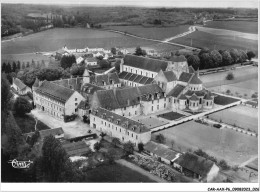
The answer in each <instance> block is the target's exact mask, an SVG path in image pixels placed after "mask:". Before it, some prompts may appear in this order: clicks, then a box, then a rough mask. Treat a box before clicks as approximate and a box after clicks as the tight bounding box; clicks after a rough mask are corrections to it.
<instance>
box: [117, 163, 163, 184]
mask: <svg viewBox="0 0 260 192" xmlns="http://www.w3.org/2000/svg"><path fill="white" fill-rule="evenodd" d="M116 162H117V163H119V164H121V165H123V166H126V167H128V168H130V169H132V170H135V171H137V172H139V173H141V174H142V175H145V176H147V177H148V178H149V179H151V180H153V181H156V182H157V183H168V182H167V181H165V180H164V179H161V178H159V177H157V176H155V175H153V174H151V173H149V172H147V171H145V170H144V169H142V168H140V167H138V166H137V165H135V164H132V163H129V162H128V161H126V160H124V159H119V160H116Z"/></svg>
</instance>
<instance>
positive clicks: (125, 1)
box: [1, 0, 259, 8]
mask: <svg viewBox="0 0 260 192" xmlns="http://www.w3.org/2000/svg"><path fill="white" fill-rule="evenodd" d="M1 2H2V3H30V4H61V5H68V4H75V5H81V4H84V5H97V6H102V5H103V6H142V7H143V6H144V7H212V8H214V7H223V8H226V7H238V8H239V7H245V8H258V2H259V1H258V0H44V1H40V0H1Z"/></svg>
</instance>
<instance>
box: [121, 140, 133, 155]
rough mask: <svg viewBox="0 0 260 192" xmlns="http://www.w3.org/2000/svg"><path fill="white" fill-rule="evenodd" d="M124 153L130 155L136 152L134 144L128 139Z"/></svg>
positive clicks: (124, 146)
mask: <svg viewBox="0 0 260 192" xmlns="http://www.w3.org/2000/svg"><path fill="white" fill-rule="evenodd" d="M123 149H124V155H125V156H129V155H131V154H133V153H134V144H133V143H131V142H130V141H128V142H127V143H124V144H123Z"/></svg>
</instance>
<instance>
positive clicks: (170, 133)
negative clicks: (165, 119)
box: [152, 121, 258, 165]
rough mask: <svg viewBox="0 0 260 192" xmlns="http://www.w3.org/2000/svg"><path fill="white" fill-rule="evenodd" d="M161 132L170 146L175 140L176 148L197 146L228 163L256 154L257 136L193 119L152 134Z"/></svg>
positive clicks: (194, 148) (244, 159) (240, 160)
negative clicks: (207, 124)
mask: <svg viewBox="0 0 260 192" xmlns="http://www.w3.org/2000/svg"><path fill="white" fill-rule="evenodd" d="M160 133H161V134H163V135H164V136H165V138H166V145H168V146H169V147H172V145H171V141H172V140H173V141H174V142H175V145H174V148H176V149H177V150H182V151H185V150H188V149H192V150H196V149H198V148H200V149H202V150H204V151H206V152H207V153H208V154H210V155H212V156H215V157H216V158H217V159H225V160H226V161H227V162H228V163H229V164H233V165H236V164H240V163H242V162H244V161H247V160H248V159H249V158H251V157H252V156H254V155H256V154H257V151H258V149H257V138H256V137H253V136H249V135H246V134H242V133H238V132H235V131H233V130H229V129H216V128H213V127H210V126H206V125H203V124H200V123H196V122H194V121H190V122H187V123H184V124H181V125H178V126H175V127H172V128H169V129H165V130H162V131H159V132H156V133H153V134H152V138H153V139H154V138H155V135H157V134H160Z"/></svg>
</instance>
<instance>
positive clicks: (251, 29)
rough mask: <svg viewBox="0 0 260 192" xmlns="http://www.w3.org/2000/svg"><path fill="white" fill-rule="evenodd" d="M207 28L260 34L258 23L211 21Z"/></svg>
mask: <svg viewBox="0 0 260 192" xmlns="http://www.w3.org/2000/svg"><path fill="white" fill-rule="evenodd" d="M206 27H211V28H218V29H227V30H234V31H240V32H244V33H254V34H257V33H258V30H257V29H258V22H252V21H210V22H207V23H206Z"/></svg>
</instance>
